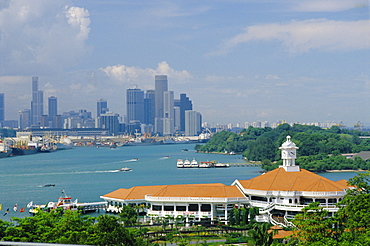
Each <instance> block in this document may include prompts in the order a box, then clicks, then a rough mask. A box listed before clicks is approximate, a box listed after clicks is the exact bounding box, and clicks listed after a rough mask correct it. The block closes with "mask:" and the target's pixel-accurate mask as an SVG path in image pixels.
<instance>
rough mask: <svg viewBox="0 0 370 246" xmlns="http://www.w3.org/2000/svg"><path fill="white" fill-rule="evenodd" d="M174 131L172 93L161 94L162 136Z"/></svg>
mask: <svg viewBox="0 0 370 246" xmlns="http://www.w3.org/2000/svg"><path fill="white" fill-rule="evenodd" d="M174 131H175V109H174V93H173V91H165V92H164V93H163V134H164V135H171V134H173V133H174Z"/></svg>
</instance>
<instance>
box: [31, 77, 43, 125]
mask: <svg viewBox="0 0 370 246" xmlns="http://www.w3.org/2000/svg"><path fill="white" fill-rule="evenodd" d="M38 83H39V78H38V77H32V102H31V124H32V125H40V117H41V115H43V114H44V93H43V92H42V91H39V89H38V86H39V85H38Z"/></svg>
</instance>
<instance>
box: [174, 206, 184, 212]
mask: <svg viewBox="0 0 370 246" xmlns="http://www.w3.org/2000/svg"><path fill="white" fill-rule="evenodd" d="M176 211H186V206H176Z"/></svg>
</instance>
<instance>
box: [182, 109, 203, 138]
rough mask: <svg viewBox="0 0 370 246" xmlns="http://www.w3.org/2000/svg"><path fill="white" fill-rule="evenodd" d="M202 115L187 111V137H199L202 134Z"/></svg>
mask: <svg viewBox="0 0 370 246" xmlns="http://www.w3.org/2000/svg"><path fill="white" fill-rule="evenodd" d="M201 126H202V115H201V114H200V113H199V112H197V111H194V110H186V111H185V136H197V135H199V134H200V132H201Z"/></svg>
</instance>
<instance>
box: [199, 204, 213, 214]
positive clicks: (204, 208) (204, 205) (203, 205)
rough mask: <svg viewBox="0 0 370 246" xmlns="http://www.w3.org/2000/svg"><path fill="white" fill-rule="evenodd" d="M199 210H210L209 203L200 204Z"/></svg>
mask: <svg viewBox="0 0 370 246" xmlns="http://www.w3.org/2000/svg"><path fill="white" fill-rule="evenodd" d="M200 211H202V212H210V211H211V204H202V205H201V206H200Z"/></svg>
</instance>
